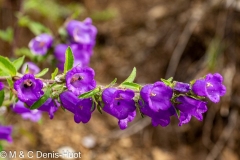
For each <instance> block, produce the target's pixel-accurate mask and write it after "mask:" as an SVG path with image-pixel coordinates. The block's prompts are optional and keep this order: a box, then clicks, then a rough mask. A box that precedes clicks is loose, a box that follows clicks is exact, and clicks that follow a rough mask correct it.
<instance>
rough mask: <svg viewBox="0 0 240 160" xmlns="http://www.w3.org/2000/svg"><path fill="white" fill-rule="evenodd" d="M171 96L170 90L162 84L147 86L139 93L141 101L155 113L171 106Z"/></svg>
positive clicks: (171, 91)
mask: <svg viewBox="0 0 240 160" xmlns="http://www.w3.org/2000/svg"><path fill="white" fill-rule="evenodd" d="M172 94H173V90H172V88H170V87H169V86H167V85H165V84H164V83H163V82H156V83H154V84H147V85H145V86H144V87H143V88H142V89H141V91H140V96H141V97H142V99H143V101H144V102H145V103H147V104H148V106H149V107H150V108H151V109H152V110H153V111H155V112H158V111H159V110H167V109H169V108H170V107H171V106H172V104H171V98H172Z"/></svg>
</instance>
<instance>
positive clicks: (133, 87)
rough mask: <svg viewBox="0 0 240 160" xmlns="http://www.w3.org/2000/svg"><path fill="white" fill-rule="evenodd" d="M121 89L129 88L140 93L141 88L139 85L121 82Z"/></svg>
mask: <svg viewBox="0 0 240 160" xmlns="http://www.w3.org/2000/svg"><path fill="white" fill-rule="evenodd" d="M121 87H125V88H129V89H133V90H137V91H140V89H141V88H142V86H141V85H139V84H137V83H131V82H123V83H122V84H121Z"/></svg>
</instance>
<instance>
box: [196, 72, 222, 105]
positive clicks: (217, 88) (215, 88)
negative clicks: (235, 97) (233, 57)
mask: <svg viewBox="0 0 240 160" xmlns="http://www.w3.org/2000/svg"><path fill="white" fill-rule="evenodd" d="M222 83H223V77H222V76H221V75H220V74H219V73H215V74H213V75H212V74H207V75H206V77H205V79H198V80H196V82H195V83H194V84H193V86H192V91H193V92H194V93H195V94H196V95H198V96H207V97H208V98H209V99H210V100H211V101H212V102H214V103H217V102H219V100H220V96H223V95H225V93H226V87H225V86H224V85H223V84H222Z"/></svg>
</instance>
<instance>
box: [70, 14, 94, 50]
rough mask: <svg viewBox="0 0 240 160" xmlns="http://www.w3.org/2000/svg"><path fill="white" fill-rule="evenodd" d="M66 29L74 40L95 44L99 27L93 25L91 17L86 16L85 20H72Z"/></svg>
mask: <svg viewBox="0 0 240 160" xmlns="http://www.w3.org/2000/svg"><path fill="white" fill-rule="evenodd" d="M66 29H67V32H68V34H69V35H70V37H71V38H72V40H73V41H74V42H76V43H79V44H85V45H91V46H94V44H95V38H96V34H97V29H96V27H95V26H93V25H92V20H91V18H86V19H85V20H84V21H83V22H80V21H76V20H71V21H69V22H68V24H67V26H66Z"/></svg>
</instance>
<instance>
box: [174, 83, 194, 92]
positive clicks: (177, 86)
mask: <svg viewBox="0 0 240 160" xmlns="http://www.w3.org/2000/svg"><path fill="white" fill-rule="evenodd" d="M173 89H174V90H175V91H179V92H182V93H186V92H188V91H190V89H191V88H190V84H188V83H183V82H174V87H173Z"/></svg>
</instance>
